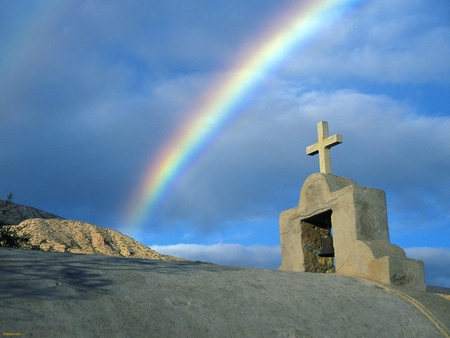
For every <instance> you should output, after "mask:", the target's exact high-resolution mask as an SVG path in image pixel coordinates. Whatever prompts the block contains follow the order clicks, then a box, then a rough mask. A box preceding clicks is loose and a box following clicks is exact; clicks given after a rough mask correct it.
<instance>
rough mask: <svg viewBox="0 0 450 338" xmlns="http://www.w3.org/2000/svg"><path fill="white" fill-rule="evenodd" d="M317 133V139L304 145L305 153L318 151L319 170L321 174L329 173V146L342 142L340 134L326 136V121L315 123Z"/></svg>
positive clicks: (311, 153) (310, 153) (309, 153)
mask: <svg viewBox="0 0 450 338" xmlns="http://www.w3.org/2000/svg"><path fill="white" fill-rule="evenodd" d="M317 134H318V139H319V141H318V142H317V143H315V144H313V145H311V146H309V147H306V154H307V155H311V156H312V155H315V154H317V153H318V154H319V163H320V172H321V173H322V174H331V156H330V148H331V147H334V146H335V145H338V144H339V143H342V135H339V134H334V135H333V136H328V122H326V121H320V122H319V123H317Z"/></svg>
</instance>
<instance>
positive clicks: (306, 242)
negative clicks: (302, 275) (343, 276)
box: [300, 210, 336, 273]
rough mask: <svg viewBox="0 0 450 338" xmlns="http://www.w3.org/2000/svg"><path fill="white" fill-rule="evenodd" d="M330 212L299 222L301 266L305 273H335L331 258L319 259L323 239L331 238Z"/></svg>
mask: <svg viewBox="0 0 450 338" xmlns="http://www.w3.org/2000/svg"><path fill="white" fill-rule="evenodd" d="M332 212H333V211H332V210H327V211H325V212H322V213H320V214H317V215H314V216H312V217H309V218H306V219H303V220H301V221H300V222H301V238H302V249H303V257H304V262H303V266H304V268H305V271H306V272H317V273H334V272H335V271H336V269H335V267H334V260H333V257H319V253H320V252H321V251H322V242H323V239H324V238H326V237H331V236H332V233H331V228H332V224H331V214H332Z"/></svg>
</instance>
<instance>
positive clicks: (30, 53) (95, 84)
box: [0, 0, 450, 264]
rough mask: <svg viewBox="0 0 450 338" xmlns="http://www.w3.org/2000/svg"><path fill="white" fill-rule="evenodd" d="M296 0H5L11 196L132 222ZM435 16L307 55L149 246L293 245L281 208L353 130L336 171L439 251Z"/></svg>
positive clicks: (344, 32)
mask: <svg viewBox="0 0 450 338" xmlns="http://www.w3.org/2000/svg"><path fill="white" fill-rule="evenodd" d="M288 3H291V1H283V2H279V1H278V2H272V1H256V0H255V1H253V0H252V1H246V2H242V1H227V2H216V1H211V2H209V1H208V2H196V1H193V2H179V1H151V2H148V1H134V2H133V3H132V4H130V3H128V2H123V1H112V2H111V1H110V2H108V3H106V2H101V1H80V2H74V3H62V2H56V1H55V2H48V4H40V3H35V2H28V4H30V6H24V5H23V4H19V3H17V4H16V3H14V4H12V2H1V3H0V47H1V49H2V51H4V52H3V53H2V55H1V56H0V117H1V123H0V148H1V151H0V160H1V162H2V166H0V187H2V191H3V192H2V191H0V198H2V196H1V195H3V198H6V196H7V195H8V193H9V192H13V194H14V201H15V202H17V203H20V204H25V205H30V206H34V207H37V208H40V209H43V210H46V211H49V212H52V213H55V214H59V215H60V216H62V217H66V218H73V219H79V220H82V221H88V222H91V223H95V224H98V225H101V226H106V227H112V228H118V229H125V228H126V227H125V226H124V225H125V224H124V222H125V221H124V219H125V215H126V213H127V211H128V210H127V209H128V208H129V203H130V201H132V200H133V197H134V196H135V194H136V191H137V190H139V188H140V187H139V185H141V184H142V179H143V176H144V175H145V172H146V169H147V167H148V166H149V165H151V163H152V161H153V160H154V159H155V156H157V154H158V153H159V152H160V149H161V148H162V146H163V145H164V144H166V143H167V142H168V141H170V140H171V139H172V138H173V137H174V134H175V133H176V131H177V130H178V129H179V128H180V125H181V126H183V125H185V123H186V122H187V121H189V120H190V119H191V116H192V115H194V114H195V113H196V111H195V108H196V107H197V106H198V103H199V102H200V98H201V97H203V95H205V94H207V93H208V92H209V90H211V88H214V87H216V86H217V79H218V78H221V77H222V76H223V75H224V74H227V72H229V71H233V69H229V68H228V67H229V66H230V65H233V64H234V63H235V62H236V58H238V56H241V55H245V53H251V52H253V50H250V51H249V50H248V49H249V47H248V46H253V45H254V44H255V42H257V41H259V40H258V39H260V35H261V34H262V33H261V32H266V29H267V28H268V27H273V25H274V22H276V20H275V17H276V15H275V13H278V12H279V11H281V10H282V9H283V8H286V7H287V6H286V5H287V4H288ZM436 6H441V7H439V8H438V9H433V8H431V7H430V6H429V5H428V4H427V3H425V2H422V1H418V2H414V3H408V5H405V4H403V3H402V4H401V5H394V4H392V3H388V2H376V3H371V4H370V5H368V6H362V7H358V8H356V9H355V10H353V11H349V14H348V16H346V17H345V20H343V21H342V22H340V24H339V25H336V26H333V27H330V28H329V30H326V31H323V32H321V34H318V36H317V37H315V38H314V39H313V41H311V43H310V44H308V46H306V47H305V46H304V48H300V49H299V50H297V51H295V52H293V54H292V55H291V56H290V57H289V58H287V59H286V60H284V62H283V64H282V65H279V69H275V70H274V72H273V73H271V74H268V76H267V77H266V78H265V80H264V81H262V82H261V84H260V85H259V86H258V87H257V88H255V89H254V90H253V91H252V95H249V96H248V97H246V98H245V99H244V100H243V102H242V103H241V105H240V108H239V111H238V112H237V117H236V119H235V120H234V121H233V123H231V124H230V126H229V127H228V128H226V129H225V130H224V131H223V132H222V133H221V134H220V135H218V137H217V139H215V140H214V141H213V142H212V143H211V144H209V145H208V147H207V148H208V150H207V151H206V152H205V153H204V154H203V156H202V157H201V159H200V160H199V161H198V162H197V163H196V164H195V165H194V166H193V167H192V170H190V171H189V172H187V173H186V175H185V176H183V179H180V180H178V181H177V182H176V184H174V186H173V187H171V189H170V193H168V194H167V196H166V198H165V199H163V201H162V202H161V203H160V205H159V206H158V209H157V211H156V215H154V217H153V218H152V219H148V220H146V221H145V222H144V225H143V227H142V228H141V229H140V230H139V231H140V232H139V236H138V238H137V239H138V240H142V241H144V242H145V243H146V244H153V243H156V242H157V241H156V240H158V241H159V242H158V243H160V244H164V245H165V244H171V243H183V242H184V243H187V242H188V243H192V244H193V243H208V244H214V243H217V242H221V241H223V242H226V243H231V242H235V243H240V245H246V246H251V245H252V244H255V243H256V244H262V245H269V246H271V245H277V244H278V241H279V238H278V230H277V229H278V225H277V218H278V214H279V213H280V212H281V211H282V210H285V209H288V208H291V207H293V206H295V205H296V204H297V202H298V194H299V189H300V187H301V185H302V183H303V181H304V179H305V178H306V177H307V176H308V175H309V174H310V173H312V172H316V171H317V170H318V163H317V158H312V157H308V156H306V155H305V147H306V146H308V145H310V144H312V143H314V142H315V141H316V139H317V135H316V123H317V122H318V121H320V120H327V121H328V122H329V123H330V132H331V133H340V134H343V136H344V144H342V145H340V146H339V147H336V148H333V150H332V157H333V168H334V169H333V170H334V173H335V174H337V175H341V176H346V177H351V178H353V179H355V180H356V182H357V183H359V184H361V185H364V186H369V187H374V188H379V189H383V190H385V191H386V193H387V197H388V206H389V217H390V224H391V236H392V237H393V238H394V239H396V240H399V241H400V242H399V244H400V245H402V246H405V247H408V246H412V244H411V243H413V242H414V246H433V245H432V244H431V243H438V242H439V241H440V238H441V237H442V233H444V234H446V233H447V232H445V231H446V230H445V228H446V225H448V222H449V218H448V215H447V214H448V212H447V210H449V209H450V205H449V201H450V196H449V192H448V191H447V190H448V189H446V187H448V185H449V182H450V176H449V175H450V174H449V173H450V170H448V168H450V148H449V147H446V146H445V145H446V144H450V134H449V133H448V130H449V128H450V120H449V117H448V112H447V110H448V109H447V108H448V107H447V106H448V102H447V101H446V98H448V93H449V83H448V78H449V77H448V72H449V67H448V62H447V59H448V51H449V48H450V46H449V44H448V41H449V39H448V36H449V32H450V28H449V27H450V25H449V21H448V17H449V16H448V15H446V13H447V12H448V10H449V8H448V6H447V5H444V4H443V3H441V2H439V5H436ZM436 102H439V105H437V104H436ZM429 224H432V225H433V226H432V227H430V226H429ZM424 229H426V236H423V232H424ZM130 233H131V230H130ZM403 233H407V235H406V236H405V235H402V234H403ZM420 240H423V241H426V243H425V242H424V243H420ZM196 241H197V242H196ZM402 241H403V242H402ZM418 242H419V243H418ZM439 243H441V242H439ZM439 245H440V244H439ZM446 245H448V244H446ZM434 246H437V244H436V245H434ZM241 249H242V248H240V249H239V250H241ZM236 250H237V251H239V250H238V249H236ZM242 250H244V249H242ZM242 250H241V251H239V252H241V253H242V254H244V251H245V250H244V251H242ZM252 250H253V249H252ZM255 250H256V249H255ZM264 250H265V249H264ZM252 252H253V251H252ZM211 254H212V253H211ZM247 254H248V255H250V256H251V255H253V253H248V252H247ZM264 257H266V256H264ZM267 259H269V258H267ZM205 260H208V259H207V258H206V257H205ZM269 260H271V259H269ZM248 264H257V263H255V262H254V261H253V263H252V262H250V261H249V262H248ZM258 264H259V263H258Z"/></svg>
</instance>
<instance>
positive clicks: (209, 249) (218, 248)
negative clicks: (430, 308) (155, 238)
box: [150, 243, 450, 287]
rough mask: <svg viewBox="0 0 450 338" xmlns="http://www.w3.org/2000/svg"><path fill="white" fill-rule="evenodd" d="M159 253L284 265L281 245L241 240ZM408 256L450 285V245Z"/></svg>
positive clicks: (430, 278) (434, 281) (162, 248)
mask: <svg viewBox="0 0 450 338" xmlns="http://www.w3.org/2000/svg"><path fill="white" fill-rule="evenodd" d="M150 247H151V248H152V249H153V250H156V251H157V252H159V253H162V254H167V255H173V256H176V257H182V258H186V259H189V260H194V261H195V260H199V261H203V262H210V263H215V264H221V265H231V266H246V267H254V268H269V269H277V268H278V267H279V266H280V265H281V251H280V247H279V246H262V245H251V246H244V245H240V244H222V243H217V244H212V245H199V244H174V245H151V246H150ZM405 252H406V255H407V257H408V258H413V259H419V260H422V261H423V262H424V264H425V277H426V283H427V285H431V286H443V287H450V249H448V248H429V247H415V248H408V249H405Z"/></svg>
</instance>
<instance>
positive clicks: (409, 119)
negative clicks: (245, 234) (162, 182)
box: [161, 86, 450, 228]
mask: <svg viewBox="0 0 450 338" xmlns="http://www.w3.org/2000/svg"><path fill="white" fill-rule="evenodd" d="M264 94H265V95H263V96H261V97H258V98H256V99H255V100H254V102H252V104H251V107H249V108H248V109H247V110H246V111H245V112H243V113H242V115H241V116H240V117H239V118H238V119H237V120H236V121H235V123H234V125H232V126H231V127H230V128H229V129H228V130H226V131H225V132H224V133H223V134H222V135H220V136H219V138H218V140H217V141H216V143H215V144H214V146H213V147H212V148H211V149H210V150H209V151H208V153H207V154H206V155H205V157H204V158H203V159H202V161H201V162H199V163H197V165H196V167H195V168H194V169H193V170H192V171H191V172H190V174H189V175H188V176H186V178H185V179H184V180H183V181H182V182H181V183H179V184H178V185H177V187H176V188H175V189H174V190H173V192H172V195H171V198H170V201H167V204H166V206H165V207H166V208H167V209H166V211H165V213H166V216H165V217H166V218H165V221H168V222H170V219H171V218H172V219H175V218H183V219H185V220H188V219H191V220H192V221H193V223H195V224H197V225H198V226H200V224H204V226H203V227H205V228H207V227H215V228H217V227H223V226H226V224H225V223H226V222H228V224H230V222H232V221H233V220H234V221H237V220H242V219H252V218H257V217H262V218H264V217H274V216H275V217H276V215H277V214H278V213H279V212H280V211H281V210H284V209H286V208H288V207H291V206H293V204H294V203H297V201H298V191H299V189H300V187H301V184H302V182H303V180H304V179H305V178H306V177H307V176H308V175H309V173H311V172H315V171H317V166H318V164H317V158H309V157H307V156H306V155H305V152H304V151H305V150H304V149H305V147H306V146H307V145H309V144H312V143H314V142H315V141H316V139H317V135H316V123H317V121H319V120H327V121H329V123H330V132H331V133H335V132H337V133H340V134H343V135H344V143H343V144H342V145H339V146H338V147H336V148H333V150H332V154H333V156H332V157H333V167H334V173H335V174H337V175H342V176H346V177H352V178H353V179H355V180H356V181H357V182H358V183H359V184H361V185H365V186H370V187H375V188H379V189H383V190H387V191H389V194H390V196H392V199H391V200H389V201H388V202H389V205H390V207H391V208H392V209H391V210H394V211H397V212H402V211H404V210H410V215H409V220H413V219H415V221H414V222H412V224H417V225H419V224H420V223H422V219H421V218H420V217H419V216H418V213H423V214H429V215H428V217H431V216H430V215H436V218H439V217H442V216H439V215H442V214H443V210H445V208H446V206H447V204H448V203H447V202H446V201H449V200H450V199H449V198H446V196H447V197H448V192H447V191H446V190H445V189H444V185H442V182H443V181H448V180H450V173H448V172H447V171H446V170H445V169H444V168H448V167H450V150H449V149H447V148H442V147H441V145H442V142H444V143H450V136H449V135H448V133H446V130H448V129H449V128H450V119H449V118H444V117H442V118H436V117H425V116H420V115H418V114H416V111H415V110H414V109H412V107H411V106H410V104H409V103H408V102H402V101H398V100H394V99H392V98H390V97H388V96H385V95H370V94H364V93H360V92H357V91H354V90H338V91H328V92H327V91H303V92H298V91H295V90H293V88H292V87H289V86H284V87H282V88H279V90H278V91H274V92H271V93H264ZM438 148H442V149H441V151H440V152H439V153H436V152H430V151H428V150H427V149H438ZM419 164H420V165H419ZM406 168H407V169H406ZM425 191H426V192H427V193H426V194H424V192H425ZM448 207H449V208H450V205H448ZM419 208H421V210H420V211H419ZM162 211H163V209H161V212H162ZM436 221H438V222H439V223H436V225H437V224H443V223H444V222H445V219H442V218H441V220H438V219H436ZM407 223H408V224H411V222H407Z"/></svg>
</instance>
